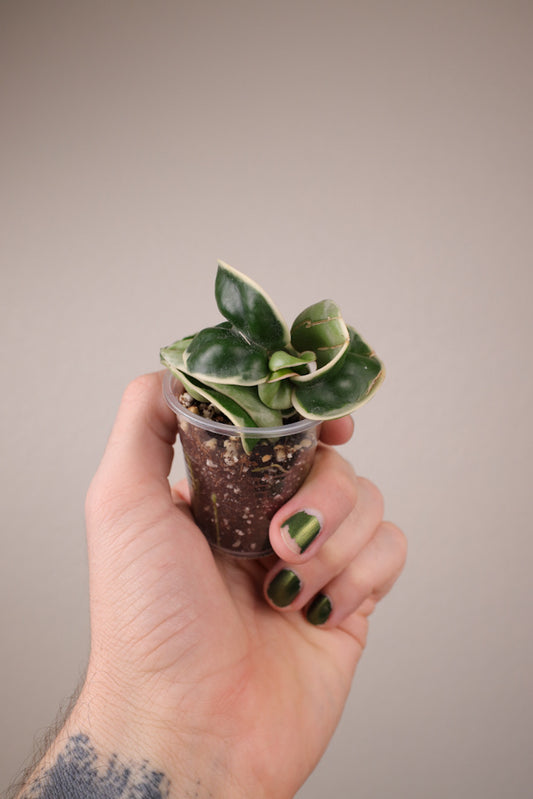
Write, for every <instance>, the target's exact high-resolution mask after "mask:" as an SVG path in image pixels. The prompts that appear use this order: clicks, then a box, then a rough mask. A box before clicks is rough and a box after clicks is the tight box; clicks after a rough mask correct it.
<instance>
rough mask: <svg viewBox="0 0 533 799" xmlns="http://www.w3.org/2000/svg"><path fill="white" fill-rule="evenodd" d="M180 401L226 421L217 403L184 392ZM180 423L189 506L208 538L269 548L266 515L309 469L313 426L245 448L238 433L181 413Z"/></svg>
mask: <svg viewBox="0 0 533 799" xmlns="http://www.w3.org/2000/svg"><path fill="white" fill-rule="evenodd" d="M180 402H181V403H182V404H183V405H185V406H186V407H187V408H188V410H189V411H192V412H193V413H197V414H201V415H202V416H205V417H207V418H210V419H213V420H214V421H221V422H222V423H226V424H228V423H229V422H228V420H227V418H226V417H225V416H223V414H221V413H220V412H219V411H218V410H217V409H216V408H213V406H211V405H208V404H207V403H197V402H196V401H195V400H192V398H191V397H190V396H189V395H188V394H187V393H186V392H185V393H184V394H182V396H181V397H180ZM193 409H194V410H193ZM179 427H180V438H181V442H182V446H183V452H184V456H185V463H186V466H187V474H188V478H189V484H190V486H191V493H192V511H193V514H194V517H195V519H196V522H197V523H198V526H199V527H200V528H201V529H202V531H203V532H204V534H205V535H206V537H207V538H208V540H209V542H210V544H211V545H212V546H213V547H214V548H215V549H219V550H223V551H225V552H229V553H231V554H232V555H234V556H240V557H255V558H257V557H262V556H265V555H269V554H271V553H272V548H271V547H270V542H269V536H268V529H269V524H270V519H271V518H272V516H273V515H274V514H275V513H276V511H277V510H278V509H279V508H280V507H281V506H282V505H284V504H285V502H287V500H288V499H289V498H290V497H291V496H292V495H293V494H294V493H295V492H296V491H297V490H298V488H299V487H300V485H301V484H302V483H303V481H304V480H305V478H306V476H307V474H308V473H309V470H310V468H311V465H312V463H313V458H314V454H315V449H316V443H317V439H316V429H311V430H307V431H305V432H303V433H297V434H295V435H289V436H283V437H281V438H278V439H275V440H269V439H261V440H260V441H259V442H258V443H257V444H256V445H255V446H254V447H253V449H252V451H251V453H250V454H248V453H246V452H245V450H244V449H243V446H242V442H241V438H240V436H238V435H237V436H226V435H220V434H218V433H212V432H210V431H209V430H204V429H203V428H201V427H197V426H196V425H194V424H193V423H190V422H189V421H188V420H184V419H183V417H181V416H180V419H179Z"/></svg>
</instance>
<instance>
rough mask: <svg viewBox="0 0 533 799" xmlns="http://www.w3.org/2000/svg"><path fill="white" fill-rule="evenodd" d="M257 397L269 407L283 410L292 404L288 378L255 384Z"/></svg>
mask: <svg viewBox="0 0 533 799" xmlns="http://www.w3.org/2000/svg"><path fill="white" fill-rule="evenodd" d="M257 390H258V393H259V399H260V400H261V402H264V404H265V405H268V407H269V408H276V409H277V410H280V411H283V410H285V409H286V408H290V407H291V405H292V386H291V384H290V383H289V382H288V380H281V379H280V380H278V381H276V382H269V383H261V385H259V386H257Z"/></svg>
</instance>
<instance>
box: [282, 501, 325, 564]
mask: <svg viewBox="0 0 533 799" xmlns="http://www.w3.org/2000/svg"><path fill="white" fill-rule="evenodd" d="M321 529H322V524H321V522H320V520H319V519H318V517H317V516H314V515H313V514H312V513H308V512H307V511H305V510H300V511H298V513H294V514H293V515H292V516H290V517H289V518H288V519H287V520H286V521H285V522H283V524H282V525H281V531H282V534H283V536H284V538H285V541H286V543H287V544H288V545H289V546H290V547H291V549H295V548H296V551H297V552H298V553H300V552H305V550H306V549H307V547H308V546H309V545H310V544H312V543H313V541H314V540H315V538H316V537H317V535H318V534H319V532H320V531H321Z"/></svg>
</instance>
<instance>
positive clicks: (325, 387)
mask: <svg viewBox="0 0 533 799" xmlns="http://www.w3.org/2000/svg"><path fill="white" fill-rule="evenodd" d="M348 330H349V334H350V342H349V347H348V349H347V350H346V352H345V354H344V356H343V357H342V358H341V359H340V360H338V361H337V362H336V363H335V364H334V365H333V367H332V368H331V369H328V370H327V371H325V372H321V373H320V374H319V373H318V372H315V373H314V375H312V378H313V379H312V380H310V381H307V382H305V383H294V384H293V385H294V390H293V394H292V403H293V405H294V407H295V409H296V410H297V411H298V412H299V413H300V414H301V415H302V416H304V417H306V418H307V419H338V418H340V417H341V416H346V415H347V414H349V413H352V412H353V411H354V410H355V409H356V408H358V407H359V406H360V405H362V404H363V403H364V402H366V401H367V400H369V399H370V397H371V396H372V395H373V394H374V392H375V391H376V389H377V388H378V386H379V385H380V383H381V382H382V380H383V378H384V376H385V371H384V368H383V364H382V363H381V362H380V361H379V359H378V358H376V356H375V355H374V353H373V352H372V350H371V349H370V347H369V346H368V344H366V343H365V342H364V341H363V339H362V338H361V337H360V336H359V334H358V333H356V331H355V330H354V329H353V328H351V327H349V328H348ZM295 379H296V378H293V380H295Z"/></svg>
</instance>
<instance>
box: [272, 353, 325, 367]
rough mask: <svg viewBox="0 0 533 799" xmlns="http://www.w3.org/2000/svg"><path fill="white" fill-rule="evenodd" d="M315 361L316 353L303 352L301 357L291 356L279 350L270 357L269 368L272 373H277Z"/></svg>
mask: <svg viewBox="0 0 533 799" xmlns="http://www.w3.org/2000/svg"><path fill="white" fill-rule="evenodd" d="M314 360H315V353H314V352H302V353H300V354H299V355H291V354H290V353H288V352H286V351H285V350H277V351H276V352H274V353H272V355H271V356H270V360H269V361H268V368H269V369H270V371H271V372H277V371H279V370H280V369H287V368H289V367H290V368H293V367H294V366H302V365H303V364H308V363H312V362H313V361H314Z"/></svg>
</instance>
